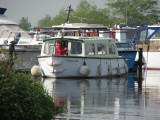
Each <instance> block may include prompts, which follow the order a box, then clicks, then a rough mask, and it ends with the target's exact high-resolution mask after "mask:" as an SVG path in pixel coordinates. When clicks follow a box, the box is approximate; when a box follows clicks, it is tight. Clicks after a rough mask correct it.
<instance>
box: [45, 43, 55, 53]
mask: <svg viewBox="0 0 160 120" xmlns="http://www.w3.org/2000/svg"><path fill="white" fill-rule="evenodd" d="M43 53H44V54H53V53H54V41H49V42H46V43H45V45H44V51H43Z"/></svg>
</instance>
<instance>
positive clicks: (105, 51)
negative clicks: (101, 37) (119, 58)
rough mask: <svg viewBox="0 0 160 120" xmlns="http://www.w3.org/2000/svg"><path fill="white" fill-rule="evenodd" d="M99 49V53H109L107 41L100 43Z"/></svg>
mask: <svg viewBox="0 0 160 120" xmlns="http://www.w3.org/2000/svg"><path fill="white" fill-rule="evenodd" d="M97 50H98V55H106V54H107V50H106V44H105V43H98V44H97Z"/></svg>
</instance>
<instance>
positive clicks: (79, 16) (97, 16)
mask: <svg viewBox="0 0 160 120" xmlns="http://www.w3.org/2000/svg"><path fill="white" fill-rule="evenodd" d="M70 21H71V22H83V23H90V24H103V25H108V24H109V16H108V11H107V9H98V8H97V6H96V5H94V4H91V3H89V2H87V1H86V0H82V1H81V2H80V3H79V5H78V6H77V9H76V10H75V11H74V12H73V13H72V15H71V18H70Z"/></svg>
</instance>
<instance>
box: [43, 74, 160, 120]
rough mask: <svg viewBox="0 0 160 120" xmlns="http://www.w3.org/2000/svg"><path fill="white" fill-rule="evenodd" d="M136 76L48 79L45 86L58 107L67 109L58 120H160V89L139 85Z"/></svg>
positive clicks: (146, 83)
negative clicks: (159, 109) (61, 106)
mask: <svg viewBox="0 0 160 120" xmlns="http://www.w3.org/2000/svg"><path fill="white" fill-rule="evenodd" d="M157 75H158V74H157ZM136 76H137V75H136V74H135V73H134V74H133V73H130V74H128V76H123V77H115V78H105V79H53V78H46V79H44V80H43V82H44V87H45V88H46V89H47V90H48V92H49V94H50V95H51V96H53V98H54V101H55V103H56V105H63V106H64V107H65V108H67V111H66V113H62V114H60V115H58V116H57V117H56V118H54V119H55V120H71V119H77V120H103V119H105V120H145V119H147V118H148V119H149V120H159V119H160V117H159V115H160V111H157V109H158V108H159V107H160V96H159V95H158V94H160V88H159V89H157V87H156V89H154V87H151V86H149V85H148V82H144V80H143V81H142V82H136V81H135V79H136V78H137V77H136ZM148 78H153V77H148ZM147 81H148V79H147ZM138 83H142V85H138ZM143 84H145V85H148V87H147V86H146V87H144V85H143ZM139 86H143V87H142V88H140V87H139ZM145 88H146V89H145ZM144 89H145V90H144ZM145 93H146V94H145ZM158 96H159V98H158ZM150 97H152V98H150Z"/></svg>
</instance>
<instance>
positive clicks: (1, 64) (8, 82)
mask: <svg viewBox="0 0 160 120" xmlns="http://www.w3.org/2000/svg"><path fill="white" fill-rule="evenodd" d="M7 65H8V64H7V62H6V61H0V88H1V89H0V118H1V120H50V119H52V118H53V116H54V115H56V114H58V113H60V112H62V108H61V107H59V106H56V105H55V104H54V102H53V98H52V97H51V96H49V94H48V93H47V92H46V90H45V89H44V87H43V85H42V84H41V83H40V82H35V81H33V80H32V77H31V76H29V75H27V74H24V73H18V72H15V71H10V70H8V69H9V68H8V66H7Z"/></svg>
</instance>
